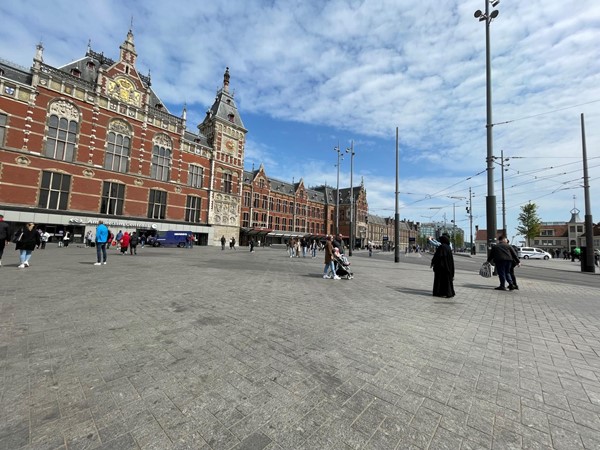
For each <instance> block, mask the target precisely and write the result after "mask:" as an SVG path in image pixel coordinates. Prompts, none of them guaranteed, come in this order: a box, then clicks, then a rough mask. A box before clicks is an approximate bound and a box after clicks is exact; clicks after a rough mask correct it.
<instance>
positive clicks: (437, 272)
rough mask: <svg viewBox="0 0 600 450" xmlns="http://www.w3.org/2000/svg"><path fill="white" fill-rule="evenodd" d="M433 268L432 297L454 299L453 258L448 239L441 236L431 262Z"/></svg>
mask: <svg viewBox="0 0 600 450" xmlns="http://www.w3.org/2000/svg"><path fill="white" fill-rule="evenodd" d="M431 267H433V273H434V277H433V296H434V297H444V298H450V297H454V295H455V293H454V283H453V281H454V257H453V256H452V248H450V239H448V237H447V236H445V235H442V236H441V237H440V245H439V246H438V248H437V249H436V251H435V254H434V255H433V259H432V260H431Z"/></svg>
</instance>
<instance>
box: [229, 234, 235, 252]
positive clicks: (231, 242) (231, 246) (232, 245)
mask: <svg viewBox="0 0 600 450" xmlns="http://www.w3.org/2000/svg"><path fill="white" fill-rule="evenodd" d="M229 248H230V249H233V250H235V249H236V248H235V238H234V237H232V238H231V241H229Z"/></svg>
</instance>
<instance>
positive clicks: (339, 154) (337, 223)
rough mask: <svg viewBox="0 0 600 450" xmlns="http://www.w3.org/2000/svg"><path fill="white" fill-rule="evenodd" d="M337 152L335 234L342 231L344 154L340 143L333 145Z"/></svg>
mask: <svg viewBox="0 0 600 450" xmlns="http://www.w3.org/2000/svg"><path fill="white" fill-rule="evenodd" d="M333 149H334V150H335V151H336V152H337V185H336V187H335V234H338V233H339V232H340V160H341V159H344V155H343V154H342V152H341V151H340V143H339V142H338V145H337V147H333Z"/></svg>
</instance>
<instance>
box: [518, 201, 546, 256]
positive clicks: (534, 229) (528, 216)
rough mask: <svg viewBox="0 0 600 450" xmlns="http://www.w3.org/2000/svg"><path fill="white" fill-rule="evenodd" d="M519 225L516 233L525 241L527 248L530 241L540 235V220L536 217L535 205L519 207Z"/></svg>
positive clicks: (529, 204) (528, 204)
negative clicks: (523, 237)
mask: <svg viewBox="0 0 600 450" xmlns="http://www.w3.org/2000/svg"><path fill="white" fill-rule="evenodd" d="M519 223H520V224H521V225H519V226H518V227H517V231H518V232H519V233H521V234H522V235H523V236H525V238H526V239H527V246H529V241H530V239H533V238H534V237H536V236H539V235H540V223H541V222H540V218H539V217H538V215H537V205H536V204H535V203H531V202H530V203H527V204H526V205H523V206H521V214H519Z"/></svg>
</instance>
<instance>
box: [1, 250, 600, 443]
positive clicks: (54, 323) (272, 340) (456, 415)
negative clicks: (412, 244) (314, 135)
mask: <svg viewBox="0 0 600 450" xmlns="http://www.w3.org/2000/svg"><path fill="white" fill-rule="evenodd" d="M410 257H411V256H410V255H409V256H404V255H403V256H402V261H401V262H400V263H397V264H395V263H394V262H393V255H392V254H389V255H381V254H376V255H375V256H374V257H373V258H368V257H366V255H365V254H364V253H362V252H358V253H356V254H355V255H354V256H353V257H352V259H351V261H352V268H353V271H354V273H355V278H354V279H353V280H339V281H338V280H324V279H322V268H323V261H322V260H323V255H322V253H319V254H318V257H317V258H316V259H311V258H306V259H303V258H293V259H291V258H289V257H288V256H287V254H286V253H285V250H283V249H265V248H258V249H256V251H255V252H254V253H250V252H249V251H248V249H247V248H241V249H238V250H237V251H232V250H229V249H226V250H225V251H221V249H220V248H215V247H196V248H194V249H191V250H187V249H160V248H159V249H156V248H145V249H140V248H138V255H137V256H121V255H119V254H118V253H117V252H116V251H115V250H114V249H111V250H110V254H109V259H108V264H107V265H102V266H94V265H93V263H94V262H95V250H94V249H88V248H82V247H80V246H73V245H71V246H69V248H60V249H59V248H56V247H55V246H52V247H50V248H48V249H46V250H44V251H41V250H36V251H35V252H34V253H33V257H32V259H31V267H30V268H27V269H17V268H16V266H17V261H18V258H17V255H16V252H14V250H13V249H12V248H11V246H9V247H7V249H6V251H5V254H4V258H3V261H2V263H3V266H2V268H0V388H1V390H0V449H7V450H13V449H103V450H107V449H114V450H128V449H205V450H209V449H215V450H224V449H236V450H241V449H244V450H250V449H252V450H261V449H268V450H275V449H278V450H279V449H307V450H308V449H310V450H315V449H318V450H320V449H343V450H350V449H465V450H466V449H513V448H514V449H519V448H526V449H599V448H600V276H598V275H597V274H590V276H591V277H598V278H597V279H598V281H599V282H598V285H597V287H592V288H590V287H585V286H582V285H581V284H578V283H576V282H573V283H571V284H569V283H568V282H567V283H555V282H548V281H545V282H542V281H535V280H532V279H527V278H524V277H522V278H521V279H520V280H519V285H520V286H521V290H520V291H515V292H499V291H495V290H494V289H493V287H495V286H496V285H497V280H495V279H484V278H481V277H479V275H478V274H477V271H476V270H475V269H474V270H468V271H467V270H459V271H458V272H457V274H456V279H455V288H456V291H457V296H456V297H455V298H454V299H441V298H434V297H432V296H431V287H432V282H433V273H432V272H431V270H430V269H429V267H428V266H427V265H415V264H410V263H409V262H407V258H410ZM426 257H427V256H426ZM557 263H558V262H557ZM474 267H475V264H474ZM565 267H566V266H565ZM557 270H559V269H557ZM562 273H564V278H565V280H568V279H569V276H570V275H571V274H572V272H569V271H567V270H565V271H563V272H562Z"/></svg>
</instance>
